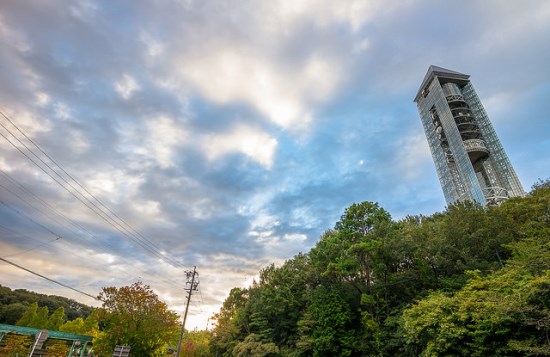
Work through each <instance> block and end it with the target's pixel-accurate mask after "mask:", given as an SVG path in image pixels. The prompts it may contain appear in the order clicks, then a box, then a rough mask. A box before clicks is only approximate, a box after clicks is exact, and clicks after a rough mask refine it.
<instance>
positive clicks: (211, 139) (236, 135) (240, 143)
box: [202, 124, 277, 169]
mask: <svg viewBox="0 0 550 357" xmlns="http://www.w3.org/2000/svg"><path fill="white" fill-rule="evenodd" d="M202 145H203V147H204V150H205V152H206V155H207V157H208V159H209V160H217V159H219V158H220V157H222V156H224V155H227V154H231V153H241V154H244V155H246V156H248V157H249V158H251V159H252V160H254V161H256V162H257V163H259V164H260V165H262V166H264V167H265V168H267V169H270V168H271V167H272V165H273V159H274V156H275V151H276V149H277V139H275V138H273V137H271V136H269V135H268V134H267V133H265V132H263V131H261V130H259V129H256V128H252V127H247V126H245V125H243V124H241V125H237V126H236V127H235V128H233V129H232V130H231V131H230V132H228V133H223V134H214V135H211V136H207V137H206V138H205V139H204V140H203V143H202Z"/></svg>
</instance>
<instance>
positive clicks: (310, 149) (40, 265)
mask: <svg viewBox="0 0 550 357" xmlns="http://www.w3.org/2000/svg"><path fill="white" fill-rule="evenodd" d="M549 17H550V6H549V5H548V4H547V3H546V2H540V1H533V0H527V2H526V3H522V4H519V5H518V4H514V3H511V2H510V3H502V2H499V1H492V0H488V1H484V2H482V3H481V2H465V3H463V4H461V6H460V7H456V6H455V5H454V4H449V3H445V2H437V1H431V0H415V1H412V0H409V1H405V2H403V1H401V2H399V3H398V4H397V3H396V4H388V2H387V1H380V0H376V1H366V0H365V1H362V0H349V1H337V0H328V1H323V2H319V1H314V0H297V1H286V0H274V1H263V2H259V1H256V2H255V1H237V2H224V1H217V0H205V1H173V2H166V1H165V2H159V1H145V2H143V3H140V6H135V5H134V4H133V3H132V2H128V1H121V2H117V3H116V6H114V5H113V4H112V3H111V2H96V1H91V0H89V1H79V2H71V1H41V2H24V1H23V2H22V1H7V2H4V3H3V4H2V7H1V9H0V45H2V49H3V50H2V54H1V55H0V78H2V82H1V83H0V106H1V108H2V111H3V112H4V113H6V114H7V115H8V116H9V117H10V118H12V119H13V120H14V121H15V122H16V123H17V125H18V126H19V127H20V128H21V129H22V130H23V131H25V133H27V134H28V135H29V137H31V138H32V139H33V140H34V141H35V142H36V143H38V144H39V145H40V146H41V147H42V148H43V149H44V150H45V151H46V152H48V154H51V155H52V157H54V158H55V159H56V160H57V162H59V163H60V164H61V165H62V167H63V168H65V169H66V170H67V172H69V173H70V174H71V175H73V176H74V177H75V178H77V179H78V180H79V182H82V183H83V184H84V186H86V187H87V189H88V190H89V191H90V192H91V193H93V194H94V195H95V196H96V197H97V198H98V199H100V200H101V201H102V202H104V203H105V204H106V205H108V206H109V207H110V208H111V209H112V210H113V212H116V214H117V215H119V216H120V217H122V218H124V220H125V221H126V222H128V224H130V225H132V227H134V228H135V229H136V230H137V231H139V233H140V234H142V235H143V237H147V239H149V240H150V242H151V243H153V244H154V246H155V247H158V249H159V252H161V253H160V254H161V255H163V256H165V257H167V256H172V257H174V259H176V260H177V261H179V262H182V264H185V265H186V266H189V267H192V266H193V265H197V269H199V271H200V277H201V289H203V294H202V295H203V299H204V303H203V307H204V308H202V310H201V307H200V306H198V305H194V306H192V310H191V315H190V318H191V317H192V316H201V317H202V318H203V320H205V319H206V318H207V316H208V315H209V314H208V313H205V311H209V312H213V311H214V310H216V309H217V308H218V307H219V306H220V304H221V302H222V301H223V299H224V298H225V296H226V294H227V292H228V291H229V290H230V289H231V288H232V287H234V286H241V287H245V286H246V284H248V283H250V282H251V280H252V279H253V278H254V277H255V276H257V273H258V271H259V270H260V269H261V268H262V267H264V266H266V265H268V264H270V263H272V262H276V263H279V262H282V261H283V260H285V259H288V258H290V257H292V255H293V254H296V253H298V252H299V251H307V250H308V249H309V248H310V247H311V246H313V245H314V244H315V242H316V241H317V239H318V238H319V235H320V234H321V233H322V232H323V231H324V230H325V229H327V228H330V227H333V226H334V223H335V222H336V221H337V220H338V219H339V217H340V215H341V214H342V213H343V211H344V209H345V208H346V207H347V206H348V205H349V204H351V203H353V202H361V201H365V200H369V201H377V202H379V203H380V204H381V205H382V206H383V207H384V208H386V209H388V210H389V211H390V212H391V213H392V215H393V216H394V217H395V218H397V219H398V218H401V217H403V216H405V215H407V214H416V213H423V214H431V213H433V212H435V211H438V210H442V209H443V207H444V205H445V203H444V200H443V195H442V193H441V188H440V185H439V182H438V179H437V174H436V172H435V168H434V166H433V163H432V160H431V158H430V154H429V150H428V146H427V142H426V139H425V137H424V134H423V131H422V125H421V122H420V119H419V116H418V113H417V110H416V107H415V105H414V103H413V101H412V97H413V96H414V94H415V93H416V91H417V89H418V86H419V84H420V82H421V80H422V78H423V76H424V74H425V72H426V70H427V68H428V66H429V65H430V64H436V65H441V66H443V67H447V68H450V69H454V70H457V71H461V72H465V73H468V74H471V76H472V77H471V79H472V81H473V83H474V85H475V87H476V90H477V91H478V93H479V94H480V97H481V99H482V102H483V103H484V105H485V106H486V108H487V110H488V112H489V115H490V116H491V119H492V120H493V123H494V124H495V127H496V131H497V133H499V136H500V139H501V141H502V142H503V144H504V146H505V148H506V150H507V151H508V154H509V155H510V157H511V160H512V162H513V163H514V164H515V167H516V169H517V170H518V174H519V176H520V177H522V178H523V179H524V180H525V179H526V178H527V179H536V178H538V177H543V178H544V177H545V176H546V175H547V174H546V173H545V168H546V167H548V159H547V156H548V155H545V153H547V152H548V140H547V138H546V137H544V134H545V133H546V132H547V131H548V130H543V129H545V128H546V127H547V126H548V124H547V122H548V120H547V115H546V112H547V110H546V108H545V103H546V101H545V98H547V97H548V95H549V94H548V93H549V84H548V83H550V78H549V75H548V73H549V72H548V71H547V63H549V62H550V51H548V46H547V42H548V41H547V38H548V33H549V31H550V18H549ZM502 24H506V26H504V27H503V25H502ZM526 24H529V26H527V25H526ZM457 29H460V31H457ZM518 118H519V119H521V120H519V119H518ZM0 120H2V123H6V124H7V122H6V121H5V120H4V119H3V118H1V117H0ZM0 131H2V133H6V132H5V131H4V129H2V128H1V127H0ZM535 139H536V140H535ZM0 168H1V169H2V171H3V172H2V174H1V175H0V184H2V185H3V186H5V187H8V188H9V189H10V190H11V191H13V192H14V193H17V194H18V195H19V196H20V197H22V199H21V198H18V197H17V196H15V195H13V194H11V193H10V192H9V191H8V190H0V199H1V200H2V202H5V203H6V205H8V207H6V206H4V205H0V224H1V225H3V226H5V227H8V228H10V229H12V230H14V231H15V233H13V232H11V233H9V234H7V233H6V234H5V235H2V239H0V245H1V250H2V251H6V252H8V251H9V252H10V253H11V252H14V253H15V252H20V251H22V249H28V248H32V247H33V246H36V245H37V244H41V243H44V242H48V241H49V240H51V239H53V237H54V235H52V233H51V232H53V233H55V234H58V235H61V236H62V237H64V238H63V239H62V240H60V241H55V242H53V243H51V244H50V243H48V244H47V245H46V246H44V249H41V250H40V251H34V250H33V251H29V252H28V253H23V254H20V255H17V256H14V258H13V259H14V260H15V259H17V260H18V262H20V263H21V264H22V265H28V266H29V267H30V268H33V269H36V270H39V271H41V272H43V273H45V274H46V275H47V274H51V275H52V276H55V277H59V278H60V279H66V281H67V282H70V283H71V284H74V285H75V286H77V287H82V288H85V289H86V290H87V291H88V290H89V291H91V292H92V293H94V294H95V293H97V292H98V291H99V289H100V288H101V286H106V285H116V286H120V285H124V284H129V283H131V282H133V281H135V279H136V278H137V277H142V278H143V280H144V281H145V282H146V283H150V284H151V285H152V286H153V288H154V289H155V290H156V291H158V292H159V294H160V295H161V296H162V297H166V298H167V299H169V301H170V305H171V307H173V308H178V309H180V310H181V309H182V307H183V306H184V304H185V301H184V299H183V298H182V295H181V289H180V287H181V286H182V284H183V283H184V282H183V281H182V280H181V277H182V276H183V274H182V271H181V270H182V269H179V268H176V267H174V266H172V265H170V264H169V263H168V262H167V261H166V259H164V260H162V259H160V258H159V257H158V256H156V255H154V254H151V253H150V252H149V251H148V250H146V249H143V247H142V246H140V244H139V243H136V242H135V241H133V240H132V239H131V238H129V237H128V236H125V235H124V234H122V233H121V232H120V231H118V230H117V229H116V228H115V227H113V226H112V225H109V224H107V223H106V222H105V220H103V219H101V218H100V217H99V216H98V215H97V214H95V213H93V212H92V211H91V210H90V209H89V208H88V207H86V206H84V205H82V204H81V203H80V202H79V201H78V200H77V199H75V198H74V197H72V196H71V195H70V194H69V193H68V192H67V191H65V190H64V188H63V187H61V186H60V185H58V184H56V183H54V182H52V180H51V179H50V178H48V177H47V176H46V175H45V174H44V173H43V172H42V171H41V170H40V169H39V168H37V167H36V166H34V165H33V164H32V163H31V162H30V161H29V160H28V159H27V158H25V157H24V156H23V155H21V154H20V153H19V151H17V150H16V149H15V148H14V147H13V146H12V145H10V144H9V143H8V142H7V141H6V140H5V139H3V138H1V137H0ZM4 173H6V174H8V175H9V178H8V176H6V175H4ZM10 179H11V180H10ZM16 183H19V184H22V185H24V187H25V188H26V189H28V190H29V191H30V192H32V193H33V194H35V195H36V196H37V197H39V198H40V199H42V200H44V202H47V203H48V204H49V205H50V206H51V207H48V206H45V205H43V203H41V202H40V201H39V200H37V199H35V198H33V196H32V195H31V194H29V193H28V192H26V191H25V189H23V188H22V187H20V186H18V185H17V184H16ZM524 184H525V186H529V184H530V182H524ZM65 187H66V186H65ZM53 208H55V210H58V211H59V212H60V213H62V214H64V215H65V216H67V217H68V218H69V219H70V221H67V218H64V217H63V216H62V215H60V214H57V213H54V212H56V211H55V210H54V209H53ZM14 209H16V210H17V211H19V212H20V214H18V213H16V211H14ZM28 217H32V219H33V220H35V221H36V222H37V223H40V224H42V225H43V226H44V227H46V228H48V229H49V230H50V231H51V232H48V231H47V230H45V229H44V227H41V226H40V225H37V224H36V223H33V222H32V221H30V220H29V219H28ZM119 228H120V227H119ZM28 237H33V238H36V239H37V240H33V239H29V238H28ZM38 253H40V254H38ZM59 256H62V257H65V256H68V258H67V259H64V261H63V263H64V264H61V265H60V264H59V263H58V262H59ZM0 269H1V274H0V277H5V279H7V280H6V281H7V282H8V283H9V284H13V287H21V288H27V289H32V290H38V291H40V292H51V293H56V294H61V295H70V296H71V297H73V298H77V299H79V300H80V298H79V297H78V296H76V295H71V294H72V292H71V291H65V290H59V289H58V288H57V287H52V286H51V285H50V284H49V283H47V282H42V281H39V280H36V279H35V277H33V276H28V275H26V273H24V272H22V271H17V270H14V269H11V268H7V267H4V266H0ZM67 271H70V272H71V274H69V275H67V274H66V272H67ZM0 279H1V278H0ZM167 279H168V280H170V282H169V283H167V282H166V280H167ZM174 281H175V282H176V283H174ZM178 284H179V285H178ZM178 289H180V290H178ZM192 303H194V301H192ZM196 321H197V322H196V326H198V327H200V328H204V326H205V321H200V320H198V319H197V320H196Z"/></svg>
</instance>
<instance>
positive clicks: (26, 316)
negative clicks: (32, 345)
mask: <svg viewBox="0 0 550 357" xmlns="http://www.w3.org/2000/svg"><path fill="white" fill-rule="evenodd" d="M37 312H38V303H37V302H33V303H32V304H31V305H30V306H29V307H28V308H27V310H26V311H25V312H24V313H23V316H21V318H20V319H19V320H18V321H17V323H16V325H17V326H27V327H30V324H31V323H32V322H33V321H35V320H36V318H37Z"/></svg>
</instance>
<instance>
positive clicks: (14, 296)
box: [0, 285, 93, 325]
mask: <svg viewBox="0 0 550 357" xmlns="http://www.w3.org/2000/svg"><path fill="white" fill-rule="evenodd" d="M34 302H36V303H38V306H39V307H43V306H46V307H48V310H49V311H50V312H53V311H55V310H56V309H57V308H59V307H63V308H64V309H65V314H66V317H67V320H74V319H76V318H77V317H82V318H86V317H87V316H88V315H89V314H90V313H91V312H92V309H93V308H92V307H91V306H88V305H84V304H81V303H79V302H77V301H75V300H72V299H68V298H65V297H62V296H56V295H45V294H39V293H35V292H32V291H28V290H25V289H15V290H12V289H10V288H9V287H6V286H2V285H0V323H4V324H10V325H13V324H15V322H16V321H17V320H19V319H20V318H21V316H22V315H23V313H24V312H25V310H27V308H28V307H29V306H30V305H31V304H32V303H34Z"/></svg>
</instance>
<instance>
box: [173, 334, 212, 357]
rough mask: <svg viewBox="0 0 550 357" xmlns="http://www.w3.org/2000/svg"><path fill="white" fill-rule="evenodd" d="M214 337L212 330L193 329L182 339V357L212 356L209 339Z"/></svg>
mask: <svg viewBox="0 0 550 357" xmlns="http://www.w3.org/2000/svg"><path fill="white" fill-rule="evenodd" d="M211 337H212V333H211V332H210V331H191V332H189V333H188V334H187V336H186V338H185V339H184V340H183V341H182V343H181V344H182V346H181V348H180V357H207V356H211V354H210V351H209V347H208V344H209V341H210V339H211Z"/></svg>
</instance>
